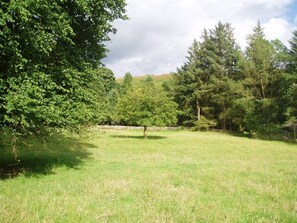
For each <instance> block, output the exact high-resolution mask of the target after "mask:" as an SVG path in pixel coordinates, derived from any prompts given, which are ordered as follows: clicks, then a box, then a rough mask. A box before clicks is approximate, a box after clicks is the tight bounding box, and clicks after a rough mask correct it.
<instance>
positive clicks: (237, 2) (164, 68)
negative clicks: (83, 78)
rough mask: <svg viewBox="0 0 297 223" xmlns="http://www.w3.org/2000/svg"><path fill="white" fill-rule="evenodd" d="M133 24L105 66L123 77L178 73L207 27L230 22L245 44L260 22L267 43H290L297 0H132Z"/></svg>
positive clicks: (123, 24)
mask: <svg viewBox="0 0 297 223" xmlns="http://www.w3.org/2000/svg"><path fill="white" fill-rule="evenodd" d="M126 9H127V15H128V17H129V20H125V21H120V20H119V21H116V22H115V23H114V26H115V27H116V28H117V30H118V32H117V33H116V34H115V35H113V36H111V38H112V40H111V42H109V43H108V44H107V46H108V48H109V49H110V52H109V54H108V56H107V58H105V59H104V61H103V62H104V63H105V65H106V66H107V67H108V68H111V69H112V70H113V71H114V73H115V75H116V76H117V77H121V76H123V75H124V74H125V73H126V72H131V73H132V75H134V76H138V75H144V74H164V73H169V72H174V71H175V70H176V68H177V67H180V66H181V65H182V64H183V63H184V62H185V60H186V59H185V56H186V55H187V49H188V47H189V46H190V45H191V43H192V42H193V40H194V39H195V38H196V39H198V40H199V37H200V35H201V32H202V30H203V29H204V28H207V29H212V28H213V27H214V26H215V25H216V24H217V23H218V22H219V21H222V22H229V23H231V24H232V27H233V28H234V34H235V37H236V39H237V42H238V43H239V45H240V46H241V47H242V48H244V47H245V46H246V36H247V35H248V34H250V33H251V32H252V28H253V27H254V26H255V25H256V23H257V21H258V20H260V22H261V23H262V25H263V27H264V28H265V34H266V37H267V39H276V38H278V39H280V40H281V41H283V43H285V44H286V45H287V44H288V42H287V41H288V39H290V38H291V36H292V31H293V30H295V29H297V0H127V7H126Z"/></svg>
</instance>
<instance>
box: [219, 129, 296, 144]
mask: <svg viewBox="0 0 297 223" xmlns="http://www.w3.org/2000/svg"><path fill="white" fill-rule="evenodd" d="M223 133H225V134H228V135H231V136H235V137H241V138H248V139H258V140H262V141H272V142H284V143H286V144H289V145H296V144H297V141H296V140H294V138H293V137H292V136H291V135H277V136H273V135H264V134H262V135H261V134H258V135H253V134H250V133H241V132H223Z"/></svg>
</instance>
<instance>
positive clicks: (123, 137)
mask: <svg viewBox="0 0 297 223" xmlns="http://www.w3.org/2000/svg"><path fill="white" fill-rule="evenodd" d="M110 137H112V138H119V139H141V140H145V138H144V137H143V136H129V135H110ZM166 138H167V137H165V136H156V135H152V136H150V135H148V136H147V139H149V140H160V139H166Z"/></svg>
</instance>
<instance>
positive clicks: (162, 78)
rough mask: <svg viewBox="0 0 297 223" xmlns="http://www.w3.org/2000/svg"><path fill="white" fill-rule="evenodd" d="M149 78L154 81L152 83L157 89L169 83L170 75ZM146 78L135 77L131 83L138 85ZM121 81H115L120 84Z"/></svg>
mask: <svg viewBox="0 0 297 223" xmlns="http://www.w3.org/2000/svg"><path fill="white" fill-rule="evenodd" d="M150 76H152V78H153V79H154V82H155V84H156V86H157V87H160V86H162V83H163V82H164V81H169V80H171V78H172V74H160V75H150ZM146 77H147V75H143V76H135V77H133V81H134V83H136V84H139V83H140V82H141V81H143V80H144V79H145V78H146ZM122 81H123V78H118V79H117V82H118V83H122Z"/></svg>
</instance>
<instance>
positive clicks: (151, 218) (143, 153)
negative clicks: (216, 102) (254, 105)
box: [0, 130, 297, 223]
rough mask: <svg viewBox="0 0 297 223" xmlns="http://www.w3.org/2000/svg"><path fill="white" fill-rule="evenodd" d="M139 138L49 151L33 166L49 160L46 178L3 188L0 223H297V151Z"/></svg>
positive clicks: (199, 139)
mask: <svg viewBox="0 0 297 223" xmlns="http://www.w3.org/2000/svg"><path fill="white" fill-rule="evenodd" d="M141 134H142V132H141V131H138V130H137V131H136V130H134V131H132V130H130V131H128V130H125V131H123V130H100V131H98V132H95V133H93V136H92V139H89V140H87V142H84V143H78V142H77V141H75V143H71V141H69V139H64V140H63V141H61V142H56V143H54V144H51V146H50V150H46V151H43V152H39V154H37V156H36V157H35V158H34V159H33V160H34V161H36V160H38V157H39V156H38V155H41V154H44V153H45V154H50V155H48V158H47V159H48V160H51V162H49V163H50V164H51V165H47V159H46V158H45V159H44V160H43V165H44V166H43V167H47V168H44V169H46V170H47V171H45V172H42V171H41V172H40V171H38V170H41V169H42V163H39V162H38V163H39V165H40V168H39V169H37V170H34V171H33V173H29V172H27V174H26V175H20V176H18V177H16V178H14V179H6V180H2V181H0V188H1V191H0V203H1V205H0V222H3V223H4V222H297V147H296V145H290V144H285V143H282V142H267V141H260V140H251V139H247V138H239V137H233V136H228V135H224V134H218V133H201V132H188V131H176V132H175V131H172V132H170V131H160V132H149V134H150V136H151V138H149V139H148V140H143V139H142V138H141ZM67 145H68V147H67ZM74 146H75V148H74V150H73V149H72V147H74ZM30 157H32V156H30ZM46 157H47V156H46ZM31 159H32V158H31ZM33 160H32V161H33ZM72 161H73V162H72ZM78 161H79V162H78ZM70 164H73V165H70ZM45 173H46V174H45Z"/></svg>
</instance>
